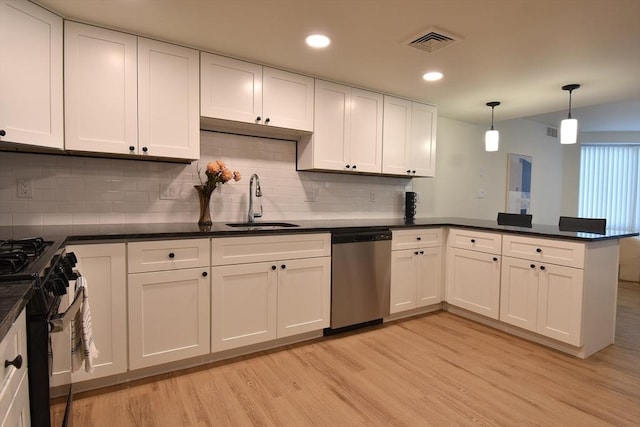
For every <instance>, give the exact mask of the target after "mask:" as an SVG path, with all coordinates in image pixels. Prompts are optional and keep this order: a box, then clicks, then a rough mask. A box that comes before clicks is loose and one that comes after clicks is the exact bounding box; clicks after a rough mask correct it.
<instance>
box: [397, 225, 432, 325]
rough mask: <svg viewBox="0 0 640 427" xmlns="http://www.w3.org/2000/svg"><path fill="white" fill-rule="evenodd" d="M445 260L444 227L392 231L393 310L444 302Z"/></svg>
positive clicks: (398, 310) (399, 310) (404, 309)
mask: <svg viewBox="0 0 640 427" xmlns="http://www.w3.org/2000/svg"><path fill="white" fill-rule="evenodd" d="M404 248H411V249H404ZM442 262H443V261H442V230H441V229H416V230H393V241H392V251H391V298H390V299H391V307H390V313H391V314H393V313H398V312H402V311H406V310H411V309H414V308H418V307H425V306H428V305H431V304H437V303H440V302H442Z"/></svg>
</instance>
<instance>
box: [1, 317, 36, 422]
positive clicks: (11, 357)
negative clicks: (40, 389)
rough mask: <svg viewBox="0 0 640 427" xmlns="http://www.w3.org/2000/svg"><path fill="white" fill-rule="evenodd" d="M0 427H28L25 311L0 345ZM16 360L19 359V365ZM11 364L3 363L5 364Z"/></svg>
mask: <svg viewBox="0 0 640 427" xmlns="http://www.w3.org/2000/svg"><path fill="white" fill-rule="evenodd" d="M0 359H1V360H3V361H5V365H4V366H3V367H1V368H0V426H2V427H4V426H7V427H14V426H29V425H31V423H30V415H29V379H28V366H27V360H28V358H27V323H26V314H25V310H23V311H22V313H21V314H20V315H19V316H18V318H17V319H16V321H15V322H14V323H13V326H11V329H9V332H8V333H7V335H6V336H5V337H4V338H3V339H2V342H0ZM19 359H22V362H21V363H20V361H19ZM9 361H10V362H12V363H13V364H7V362H9Z"/></svg>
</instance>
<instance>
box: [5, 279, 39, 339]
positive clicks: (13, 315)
mask: <svg viewBox="0 0 640 427" xmlns="http://www.w3.org/2000/svg"><path fill="white" fill-rule="evenodd" d="M32 294H33V284H32V282H31V281H30V280H25V281H21V282H14V283H11V284H8V283H7V284H2V285H0V295H1V296H2V298H1V299H2V302H0V341H2V340H4V338H5V336H6V335H7V333H8V332H9V329H11V326H13V323H14V322H15V321H16V319H17V318H18V316H19V315H20V313H22V310H24V308H25V307H26V306H27V303H28V302H29V300H30V299H31V295H32Z"/></svg>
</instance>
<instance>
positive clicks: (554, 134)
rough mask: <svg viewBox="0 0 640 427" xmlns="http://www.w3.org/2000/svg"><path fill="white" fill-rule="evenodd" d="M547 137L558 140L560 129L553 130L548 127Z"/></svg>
mask: <svg viewBox="0 0 640 427" xmlns="http://www.w3.org/2000/svg"><path fill="white" fill-rule="evenodd" d="M547 136H550V137H552V138H557V137H558V128H552V127H548V126H547Z"/></svg>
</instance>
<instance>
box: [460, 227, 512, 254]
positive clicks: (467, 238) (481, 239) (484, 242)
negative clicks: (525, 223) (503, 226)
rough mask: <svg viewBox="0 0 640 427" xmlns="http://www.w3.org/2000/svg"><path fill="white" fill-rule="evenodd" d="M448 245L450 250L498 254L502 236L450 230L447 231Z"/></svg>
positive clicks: (464, 230)
mask: <svg viewBox="0 0 640 427" xmlns="http://www.w3.org/2000/svg"><path fill="white" fill-rule="evenodd" d="M448 245H449V246H450V247H452V248H460V249H470V250H473V251H477V252H486V253H490V254H500V252H501V249H502V235H500V234H498V233H486V232H482V231H477V230H467V229H459V228H452V229H450V230H449V240H448Z"/></svg>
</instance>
